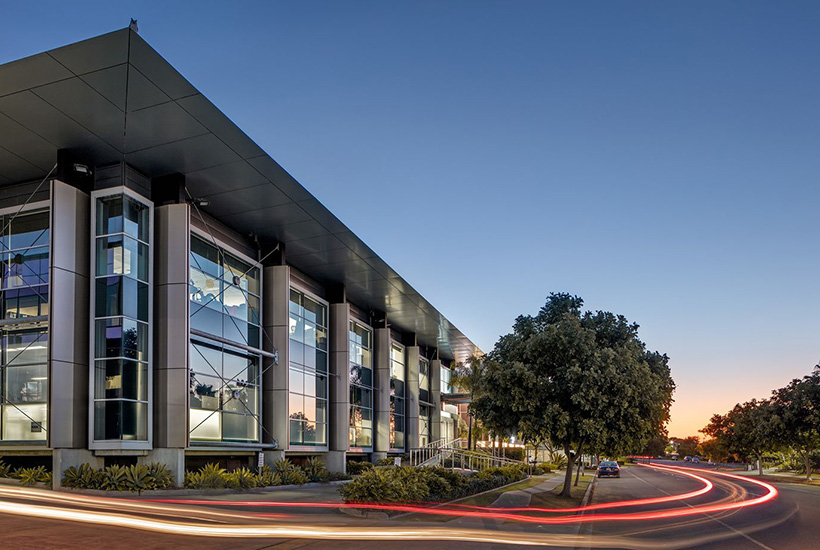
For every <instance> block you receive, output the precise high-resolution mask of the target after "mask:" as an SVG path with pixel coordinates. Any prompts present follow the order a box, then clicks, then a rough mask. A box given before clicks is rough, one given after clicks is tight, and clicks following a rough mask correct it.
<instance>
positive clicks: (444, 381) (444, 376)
mask: <svg viewBox="0 0 820 550" xmlns="http://www.w3.org/2000/svg"><path fill="white" fill-rule="evenodd" d="M452 374H453V372H452V371H451V370H450V369H448V368H447V367H445V366H444V365H441V393H453V385H452V384H451V383H450V377H451V376H452Z"/></svg>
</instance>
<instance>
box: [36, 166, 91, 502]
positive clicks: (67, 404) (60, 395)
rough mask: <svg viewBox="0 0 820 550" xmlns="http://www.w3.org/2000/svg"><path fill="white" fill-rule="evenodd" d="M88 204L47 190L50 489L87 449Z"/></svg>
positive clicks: (79, 195)
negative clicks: (49, 208)
mask: <svg viewBox="0 0 820 550" xmlns="http://www.w3.org/2000/svg"><path fill="white" fill-rule="evenodd" d="M89 208H90V198H89V196H88V195H87V194H86V193H84V192H82V191H80V190H78V189H77V188H75V187H72V186H70V185H68V184H65V183H63V182H61V181H56V180H55V181H54V182H53V183H52V185H51V223H50V234H51V252H50V257H51V266H50V267H49V281H50V283H49V285H50V295H51V296H50V298H49V302H50V303H49V309H50V315H49V335H48V341H49V346H48V358H49V362H48V363H49V384H50V388H51V390H50V391H49V397H50V402H49V410H48V421H47V422H46V426H45V428H46V430H47V435H48V440H49V443H50V446H51V447H52V448H53V449H54V451H53V457H54V464H53V468H54V484H55V487H59V486H60V480H61V479H62V473H63V472H64V471H65V469H66V468H68V467H70V466H77V465H79V464H82V463H83V462H89V463H92V464H94V463H95V460H94V456H93V454H92V453H91V452H90V451H88V450H86V449H87V447H88V411H89V404H88V397H89V396H88V374H89V349H88V341H89V336H88V330H89V323H90V318H89V310H88V308H89V300H88V293H89V289H90V284H91V283H90V265H89V263H90V259H89V247H90V244H91V234H90V227H89V223H90V212H89Z"/></svg>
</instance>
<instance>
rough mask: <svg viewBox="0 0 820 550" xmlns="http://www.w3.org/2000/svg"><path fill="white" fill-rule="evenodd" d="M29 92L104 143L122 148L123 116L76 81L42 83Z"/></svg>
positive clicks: (86, 86)
mask: <svg viewBox="0 0 820 550" xmlns="http://www.w3.org/2000/svg"><path fill="white" fill-rule="evenodd" d="M33 92H34V93H35V94H36V95H37V96H39V97H40V98H42V99H43V100H44V101H46V102H47V103H49V104H50V105H52V106H54V108H56V109H57V110H59V111H61V112H63V113H64V114H66V115H68V116H69V117H70V118H71V119H72V120H74V121H75V122H77V123H78V124H80V125H81V126H82V127H83V128H87V129H88V130H89V131H90V132H92V133H94V134H95V135H97V136H99V137H100V138H102V139H103V140H104V141H105V142H106V143H108V144H110V145H111V146H113V147H116V148H117V149H120V150H121V149H122V131H123V127H124V124H125V113H123V112H122V111H120V110H119V109H117V107H116V105H114V104H113V103H111V102H110V101H108V100H107V99H105V98H104V97H103V96H102V95H100V94H99V93H98V92H97V91H96V90H94V88H92V87H91V86H89V85H88V84H86V83H85V82H83V81H82V80H80V79H79V78H76V77H75V78H69V79H67V80H61V81H60V82H55V83H53V84H46V85H45V86H40V87H38V88H35V89H34V90H33Z"/></svg>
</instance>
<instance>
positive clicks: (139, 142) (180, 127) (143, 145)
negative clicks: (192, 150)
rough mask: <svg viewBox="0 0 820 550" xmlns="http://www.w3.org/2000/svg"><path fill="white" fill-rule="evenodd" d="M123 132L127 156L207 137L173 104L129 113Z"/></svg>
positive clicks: (181, 109)
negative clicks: (197, 137)
mask: <svg viewBox="0 0 820 550" xmlns="http://www.w3.org/2000/svg"><path fill="white" fill-rule="evenodd" d="M127 130H128V131H127V133H126V137H125V139H126V141H125V143H126V146H127V148H126V151H127V152H132V151H140V150H142V149H147V148H149V147H156V146H158V145H163V144H166V143H171V142H174V141H179V140H182V139H188V138H192V137H196V136H201V135H204V134H207V133H208V130H207V129H206V128H205V127H204V126H202V124H200V123H199V122H197V120H196V119H195V118H194V117H192V116H191V115H189V114H188V113H187V112H186V111H185V110H184V109H183V108H182V107H180V106H179V105H177V104H176V103H174V102H173V101H169V102H167V103H161V104H159V105H155V106H153V107H147V108H145V109H140V110H139V111H134V112H133V113H129V115H128V129H127Z"/></svg>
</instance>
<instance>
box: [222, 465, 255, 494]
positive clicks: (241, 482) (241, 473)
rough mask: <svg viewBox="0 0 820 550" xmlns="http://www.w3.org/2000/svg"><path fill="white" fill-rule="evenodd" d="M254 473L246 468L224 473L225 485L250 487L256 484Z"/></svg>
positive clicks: (234, 487)
mask: <svg viewBox="0 0 820 550" xmlns="http://www.w3.org/2000/svg"><path fill="white" fill-rule="evenodd" d="M258 481H259V480H258V479H257V477H256V474H254V473H253V472H251V471H250V470H249V469H248V468H238V469H236V470H234V471H233V472H228V473H226V474H225V487H229V488H232V489H252V488H254V487H256V486H257V485H258Z"/></svg>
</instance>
